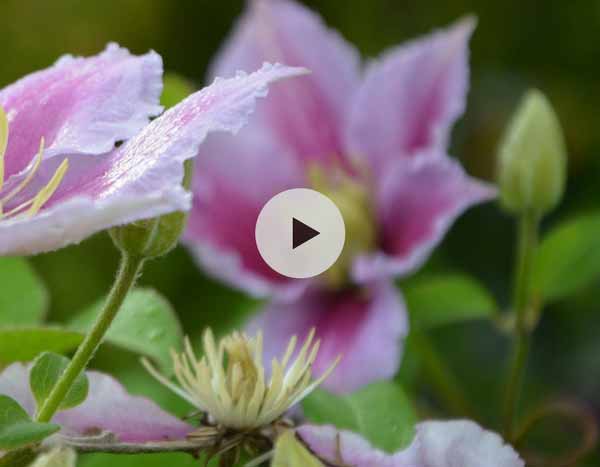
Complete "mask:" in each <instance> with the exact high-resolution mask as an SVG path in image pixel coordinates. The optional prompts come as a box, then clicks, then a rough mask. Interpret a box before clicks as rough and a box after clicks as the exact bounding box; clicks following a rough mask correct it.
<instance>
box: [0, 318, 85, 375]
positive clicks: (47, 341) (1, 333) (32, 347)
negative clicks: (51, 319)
mask: <svg viewBox="0 0 600 467" xmlns="http://www.w3.org/2000/svg"><path fill="white" fill-rule="evenodd" d="M82 340H83V335H82V334H81V333H79V332H74V331H69V330H66V329H61V328H58V327H31V328H29V327H27V328H5V329H2V328H0V366H4V365H8V364H10V363H12V362H17V361H29V360H33V359H34V358H35V357H36V356H38V355H39V354H40V353H41V352H45V351H48V352H55V353H66V352H69V351H71V350H73V349H75V348H76V347H77V346H78V345H79V343H80V342H81V341H82Z"/></svg>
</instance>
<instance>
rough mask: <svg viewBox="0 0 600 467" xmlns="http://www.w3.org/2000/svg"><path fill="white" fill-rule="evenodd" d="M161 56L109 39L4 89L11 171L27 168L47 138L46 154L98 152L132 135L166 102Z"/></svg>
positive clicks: (8, 171) (8, 168) (0, 101)
mask: <svg viewBox="0 0 600 467" xmlns="http://www.w3.org/2000/svg"><path fill="white" fill-rule="evenodd" d="M162 71H163V70H162V60H161V58H160V56H159V55H158V54H156V53H154V52H150V53H148V54H146V55H141V56H135V55H131V54H130V53H129V51H128V50H127V49H123V48H120V47H119V46H117V45H116V44H110V45H108V47H107V48H106V50H105V51H104V52H102V53H101V54H99V55H96V56H94V57H89V58H79V57H77V58H76V57H71V56H65V57H62V58H61V59H59V60H58V61H57V62H56V64H54V65H53V66H51V67H50V68H47V69H46V70H42V71H39V72H36V73H33V74H31V75H29V76H26V77H25V78H23V79H21V80H19V81H17V82H16V83H14V84H12V85H10V86H8V87H6V88H4V89H2V90H0V106H1V107H3V108H4V110H5V111H6V113H7V115H8V119H9V122H10V136H9V140H8V148H7V152H6V156H5V160H6V161H5V162H6V177H7V178H8V177H10V176H11V175H15V174H18V173H19V172H20V171H22V170H23V169H25V168H26V167H27V165H28V164H29V163H30V161H31V160H32V158H33V157H34V156H35V154H36V153H37V151H38V147H39V144H40V139H41V138H42V137H44V139H45V141H46V151H45V152H44V157H45V158H50V157H54V156H57V155H62V156H65V155H69V156H70V157H75V156H77V155H81V154H84V155H95V154H103V153H107V152H109V151H111V150H112V148H113V147H114V144H115V143H116V142H117V141H122V140H126V139H128V138H131V137H132V136H134V135H135V134H136V133H137V132H138V131H140V130H141V129H142V128H143V127H144V126H145V125H146V124H147V123H148V119H149V117H152V116H155V115H158V114H159V113H160V112H161V110H162V107H161V106H160V105H159V98H160V94H161V92H162Z"/></svg>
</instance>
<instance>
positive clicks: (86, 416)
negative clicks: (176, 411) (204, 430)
mask: <svg viewBox="0 0 600 467" xmlns="http://www.w3.org/2000/svg"><path fill="white" fill-rule="evenodd" d="M30 370H31V365H24V364H21V363H14V364H12V365H10V366H9V367H7V368H5V369H4V371H2V373H0V394H2V395H6V396H9V397H11V398H13V399H14V400H16V401H17V402H18V403H19V405H21V407H23V409H25V411H26V412H28V413H29V415H30V416H31V417H33V416H34V415H35V410H36V403H35V399H34V397H33V394H32V393H31V389H30V387H29V372H30ZM86 374H87V377H88V381H89V393H88V397H87V399H86V400H85V402H84V403H83V404H81V405H79V406H77V407H75V408H73V409H69V410H65V411H62V412H58V413H57V414H56V415H55V416H54V418H53V420H52V422H54V423H57V424H58V425H60V426H61V427H62V430H61V434H63V435H66V436H91V435H94V434H99V433H101V432H104V431H108V432H111V433H113V434H114V435H115V436H116V438H117V439H118V441H120V442H124V443H145V442H150V441H166V440H177V439H182V438H185V436H186V435H187V434H188V433H189V432H190V431H192V430H193V427H192V426H190V425H188V424H187V423H184V422H182V421H181V420H179V419H177V418H176V417H174V416H172V415H169V414H168V413H166V412H164V411H163V410H161V409H160V408H159V407H158V406H157V405H156V404H155V403H154V402H152V401H150V400H149V399H146V398H144V397H137V396H132V395H131V394H129V393H127V392H126V390H125V388H124V387H123V386H122V385H121V384H120V383H119V382H118V381H116V380H115V379H114V378H112V377H111V376H108V375H105V374H103V373H98V372H96V371H88V372H86Z"/></svg>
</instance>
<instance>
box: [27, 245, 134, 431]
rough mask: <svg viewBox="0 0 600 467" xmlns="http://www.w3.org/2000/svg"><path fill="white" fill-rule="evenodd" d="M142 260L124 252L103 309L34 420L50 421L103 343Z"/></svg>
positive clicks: (131, 285) (132, 283)
mask: <svg viewBox="0 0 600 467" xmlns="http://www.w3.org/2000/svg"><path fill="white" fill-rule="evenodd" d="M143 263H144V259H143V258H141V257H133V256H129V255H127V254H125V253H123V256H122V257H121V265H120V268H119V272H118V274H117V277H116V279H115V282H114V284H113V286H112V289H111V291H110V293H109V295H108V298H107V300H106V303H105V305H104V309H103V310H102V312H101V313H100V315H99V316H98V319H97V321H96V323H95V324H94V327H93V328H92V330H91V331H90V332H89V333H88V334H87V336H85V339H84V340H83V342H82V343H81V345H80V346H79V348H78V349H77V352H75V356H74V357H73V359H72V360H71V362H70V363H69V366H67V368H66V369H65V371H64V373H63V374H62V375H61V377H60V379H59V380H58V381H57V383H56V385H55V386H54V388H53V389H52V391H51V392H50V395H49V396H48V398H47V399H46V401H45V402H44V403H43V405H42V407H41V409H40V410H39V412H38V414H37V421H39V422H49V421H50V420H51V419H52V417H53V416H54V414H55V413H56V411H57V410H58V408H59V407H60V404H61V403H62V401H63V399H64V398H65V396H66V395H67V392H68V391H69V389H70V388H71V386H72V384H73V382H74V381H75V378H77V377H78V376H79V375H80V374H81V372H82V371H84V370H85V367H86V366H87V364H88V363H89V361H90V360H91V358H92V357H93V355H94V353H95V352H96V350H97V349H98V347H99V346H100V344H101V343H102V339H103V338H104V335H105V334H106V332H107V331H108V328H109V327H110V325H111V323H112V322H113V320H114V319H115V316H116V315H117V313H118V311H119V309H120V308H121V305H122V304H123V301H124V300H125V297H126V296H127V294H128V292H129V291H130V290H131V288H132V287H133V285H134V283H135V280H136V278H137V276H138V273H139V272H140V270H141V268H142V264H143Z"/></svg>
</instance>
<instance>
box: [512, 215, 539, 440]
mask: <svg viewBox="0 0 600 467" xmlns="http://www.w3.org/2000/svg"><path fill="white" fill-rule="evenodd" d="M539 220H540V219H539V216H538V215H536V214H534V213H526V214H524V215H523V216H522V217H521V219H520V220H519V228H518V234H517V235H518V239H517V242H518V250H517V264H516V271H515V291H514V298H513V303H514V308H513V309H514V313H515V318H516V319H515V328H514V335H513V350H512V354H513V356H512V360H511V363H510V367H509V373H508V383H507V385H506V393H505V398H504V417H503V418H504V435H505V437H506V439H507V440H509V441H510V440H512V437H513V431H514V418H515V412H516V409H517V405H518V402H519V396H520V392H521V387H522V384H523V378H524V375H525V365H526V363H527V358H528V355H529V348H530V346H531V331H530V329H529V326H528V317H530V316H531V315H532V310H530V308H531V307H532V306H534V297H533V294H532V288H531V271H532V262H533V258H534V255H535V251H536V248H537V243H538V226H539Z"/></svg>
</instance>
